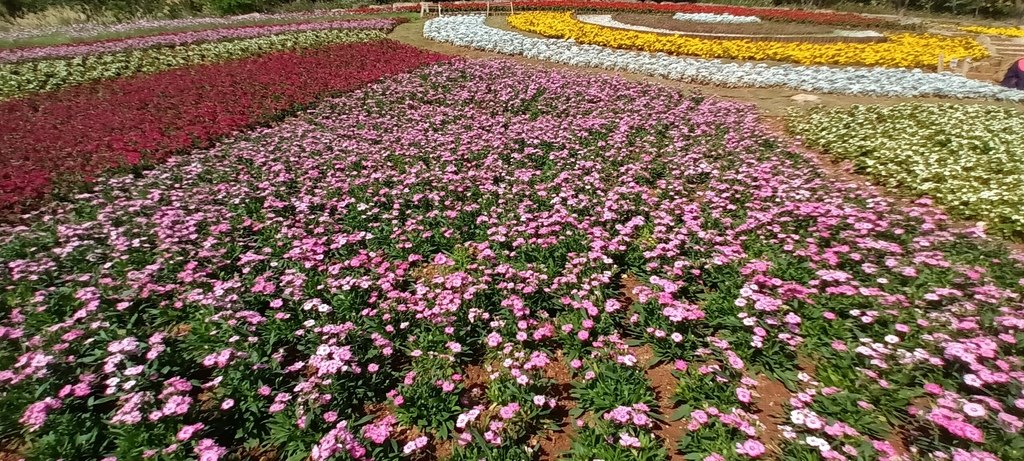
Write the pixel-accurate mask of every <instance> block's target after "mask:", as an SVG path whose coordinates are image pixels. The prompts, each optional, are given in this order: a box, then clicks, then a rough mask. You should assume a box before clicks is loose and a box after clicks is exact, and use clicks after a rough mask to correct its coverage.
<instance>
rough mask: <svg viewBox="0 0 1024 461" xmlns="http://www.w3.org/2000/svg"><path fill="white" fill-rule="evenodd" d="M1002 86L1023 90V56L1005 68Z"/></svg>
mask: <svg viewBox="0 0 1024 461" xmlns="http://www.w3.org/2000/svg"><path fill="white" fill-rule="evenodd" d="M1003 86H1005V87H1007V88H1016V89H1018V90H1024V58H1020V59H1018V60H1017V61H1016V62H1014V63H1013V64H1011V65H1010V68H1009V69H1007V70H1006V76H1005V77H1003Z"/></svg>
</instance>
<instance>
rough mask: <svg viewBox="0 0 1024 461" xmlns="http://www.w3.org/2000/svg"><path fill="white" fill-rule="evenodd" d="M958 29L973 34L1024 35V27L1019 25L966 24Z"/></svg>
mask: <svg viewBox="0 0 1024 461" xmlns="http://www.w3.org/2000/svg"><path fill="white" fill-rule="evenodd" d="M960 30H962V31H964V32H970V33H973V34H982V35H1002V36H1003V37H1024V29H1021V28H1019V27H983V26H967V27H961V28H960Z"/></svg>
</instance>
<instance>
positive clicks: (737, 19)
mask: <svg viewBox="0 0 1024 461" xmlns="http://www.w3.org/2000/svg"><path fill="white" fill-rule="evenodd" d="M672 19H676V20H679V21H689V22H703V23H708V24H750V23H755V22H761V18H759V17H757V16H735V15H731V14H729V13H722V14H714V13H676V14H674V15H672Z"/></svg>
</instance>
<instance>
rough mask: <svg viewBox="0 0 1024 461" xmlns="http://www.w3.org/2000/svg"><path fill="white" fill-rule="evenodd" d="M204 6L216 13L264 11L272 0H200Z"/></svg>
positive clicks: (272, 2)
mask: <svg viewBox="0 0 1024 461" xmlns="http://www.w3.org/2000/svg"><path fill="white" fill-rule="evenodd" d="M202 2H203V4H204V6H205V8H207V9H209V10H211V11H212V12H214V13H218V14H244V13H252V12H255V11H264V10H266V9H267V8H269V7H270V6H271V5H272V4H274V3H276V2H274V1H273V0H202Z"/></svg>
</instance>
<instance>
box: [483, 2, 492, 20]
mask: <svg viewBox="0 0 1024 461" xmlns="http://www.w3.org/2000/svg"><path fill="white" fill-rule="evenodd" d="M484 3H486V4H487V12H485V13H484V16H490V15H491V0H487V1H486V2H484Z"/></svg>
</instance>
